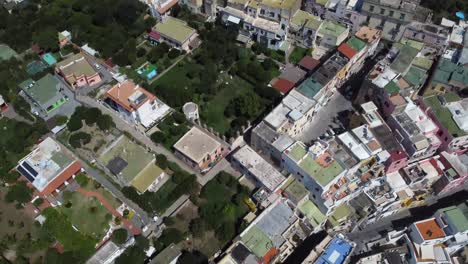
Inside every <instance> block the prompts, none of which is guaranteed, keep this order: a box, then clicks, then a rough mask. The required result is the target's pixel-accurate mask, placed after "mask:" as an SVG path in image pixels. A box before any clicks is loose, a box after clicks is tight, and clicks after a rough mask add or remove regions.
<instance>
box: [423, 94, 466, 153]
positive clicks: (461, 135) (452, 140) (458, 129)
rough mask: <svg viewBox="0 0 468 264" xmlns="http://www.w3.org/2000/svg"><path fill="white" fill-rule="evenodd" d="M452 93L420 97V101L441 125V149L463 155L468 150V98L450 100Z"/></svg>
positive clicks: (439, 135)
mask: <svg viewBox="0 0 468 264" xmlns="http://www.w3.org/2000/svg"><path fill="white" fill-rule="evenodd" d="M450 94H451V93H447V94H445V95H438V96H430V97H426V98H419V100H418V102H419V104H420V106H421V108H422V109H423V110H424V111H425V112H426V114H427V115H428V116H429V117H430V118H431V119H432V121H433V122H434V123H435V124H436V125H437V126H438V127H439V131H438V132H437V137H438V138H439V140H440V141H441V150H445V151H447V152H450V153H455V154H458V155H461V154H463V153H466V152H467V151H468V99H463V100H461V99H460V100H458V101H452V102H450V100H447V98H449V96H450Z"/></svg>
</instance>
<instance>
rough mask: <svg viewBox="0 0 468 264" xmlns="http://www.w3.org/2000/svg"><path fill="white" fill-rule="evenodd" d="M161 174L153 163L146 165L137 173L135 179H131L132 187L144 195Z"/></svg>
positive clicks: (160, 170)
mask: <svg viewBox="0 0 468 264" xmlns="http://www.w3.org/2000/svg"><path fill="white" fill-rule="evenodd" d="M161 173H163V170H162V169H161V168H159V167H158V166H156V164H154V162H150V163H148V165H147V166H146V167H145V168H144V169H143V170H142V171H141V172H140V173H138V175H137V177H135V179H133V181H132V186H133V187H135V189H137V190H138V191H139V192H140V193H144V192H145V191H146V190H147V189H148V188H149V187H150V186H151V184H152V183H153V182H154V181H156V179H157V178H158V177H159V176H160V175H161Z"/></svg>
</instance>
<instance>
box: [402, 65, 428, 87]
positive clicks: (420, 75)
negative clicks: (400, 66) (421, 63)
mask: <svg viewBox="0 0 468 264" xmlns="http://www.w3.org/2000/svg"><path fill="white" fill-rule="evenodd" d="M403 78H404V79H405V80H406V81H408V83H410V84H412V85H414V86H416V87H419V86H421V85H422V84H423V83H424V81H425V80H426V71H425V70H423V69H420V68H418V67H413V66H411V67H410V68H409V70H408V72H407V73H406V74H405V76H404V77H403Z"/></svg>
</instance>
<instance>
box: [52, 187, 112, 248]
mask: <svg viewBox="0 0 468 264" xmlns="http://www.w3.org/2000/svg"><path fill="white" fill-rule="evenodd" d="M64 200H65V202H64V205H63V206H61V207H60V211H61V212H62V213H63V214H64V215H66V216H67V217H68V219H70V221H71V223H72V224H73V225H74V226H75V227H76V228H77V229H78V230H80V232H81V233H83V234H86V235H89V236H91V237H93V238H94V239H97V240H100V239H101V238H102V237H103V236H104V234H105V233H106V231H107V230H108V229H109V221H110V220H111V219H112V215H111V214H110V212H109V211H108V210H107V208H106V207H104V206H103V205H102V204H101V202H100V201H99V199H97V198H96V197H92V196H85V195H83V194H81V193H78V192H73V193H70V192H69V193H64ZM69 205H71V206H70V207H68V206H69Z"/></svg>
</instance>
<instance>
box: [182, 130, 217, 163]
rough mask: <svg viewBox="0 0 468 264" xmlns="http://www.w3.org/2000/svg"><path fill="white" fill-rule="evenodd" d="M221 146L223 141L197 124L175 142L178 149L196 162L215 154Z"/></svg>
mask: <svg viewBox="0 0 468 264" xmlns="http://www.w3.org/2000/svg"><path fill="white" fill-rule="evenodd" d="M220 146H221V143H219V142H218V141H217V140H215V139H214V138H212V137H211V136H209V135H207V134H206V133H205V132H203V131H202V130H201V129H199V128H198V127H195V126H194V127H192V129H190V130H189V131H188V132H187V133H186V134H185V135H184V136H183V137H182V138H180V139H179V141H177V142H176V143H175V144H174V148H175V149H176V150H177V151H179V152H180V153H182V154H184V155H185V156H186V157H188V158H190V159H191V160H192V161H194V162H196V163H200V162H201V161H202V160H203V159H204V158H205V157H207V156H208V155H211V154H213V153H214V152H215V151H216V150H217V149H218V148H219V147H220Z"/></svg>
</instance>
